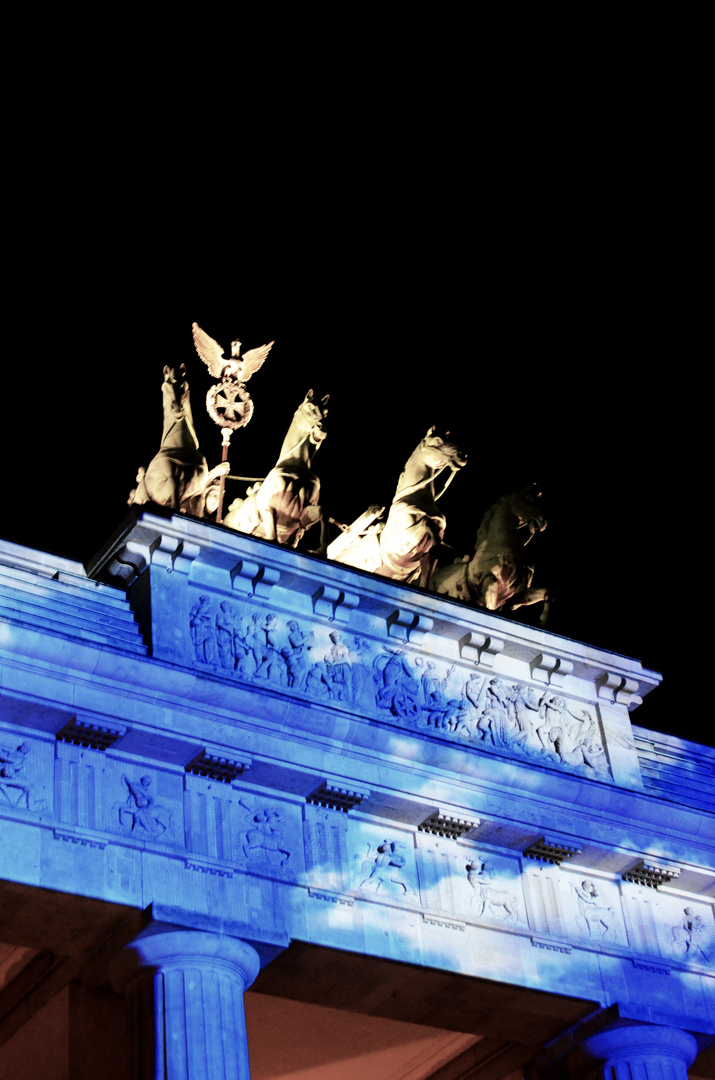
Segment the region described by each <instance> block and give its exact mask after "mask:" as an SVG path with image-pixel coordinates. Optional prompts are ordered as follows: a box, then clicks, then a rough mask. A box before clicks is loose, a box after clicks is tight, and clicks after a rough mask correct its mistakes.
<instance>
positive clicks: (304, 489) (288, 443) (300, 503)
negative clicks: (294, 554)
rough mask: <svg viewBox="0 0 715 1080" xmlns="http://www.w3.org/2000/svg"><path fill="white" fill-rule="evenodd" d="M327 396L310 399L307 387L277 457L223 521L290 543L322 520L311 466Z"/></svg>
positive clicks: (320, 435)
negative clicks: (258, 482) (319, 398)
mask: <svg viewBox="0 0 715 1080" xmlns="http://www.w3.org/2000/svg"><path fill="white" fill-rule="evenodd" d="M329 396H330V395H326V396H325V397H324V398H321V400H320V401H315V400H314V398H313V391H312V390H309V391H308V393H307V394H306V395H305V399H304V400H303V401H302V402H301V404H300V405H299V406H298V408H297V410H296V412H295V415H294V416H293V421H292V423H291V425H290V427H289V428H288V434H287V435H286V437H285V439H284V440H283V446H282V447H281V452H280V454H279V456H278V461H277V462H276V464H275V465H274V467H273V468H272V469H271V471H270V472H269V473H268V476H267V477H266V478H265V480H264V481H263V483H262V484H260V485H255V487H254V488H253V489H252V490H251V491H250V494H249V495H248V497H247V498H246V499H245V500H244V502H243V503H242V504H241V505H240V506H239V507H237V508H236V510H235V511H233V510H232V512H231V514H230V515H226V520H225V521H224V524H225V525H229V526H230V527H231V528H233V529H238V530H240V532H245V533H249V534H250V535H251V536H260V537H263V538H264V539H266V540H277V541H278V543H279V544H286V545H287V546H288V547H295V546H296V545H297V544H298V542H299V541H300V539H301V538H302V536H303V534H304V533H305V530H306V529H309V528H310V526H311V525H315V524H316V522H318V521H322V510H321V507H320V503H319V499H320V480H319V479H318V477H317V476H316V475H315V473H314V472H313V470H312V467H311V466H312V459H313V456H314V455H315V451H316V450H317V449H318V447H319V446H320V444H321V443H322V441H323V439H324V438H325V436H326V435H327V432H326V431H325V429H324V427H323V421H324V420H325V417H326V416H327V414H328V409H327V404H328V398H329ZM323 531H324V530H323ZM321 543H322V538H321Z"/></svg>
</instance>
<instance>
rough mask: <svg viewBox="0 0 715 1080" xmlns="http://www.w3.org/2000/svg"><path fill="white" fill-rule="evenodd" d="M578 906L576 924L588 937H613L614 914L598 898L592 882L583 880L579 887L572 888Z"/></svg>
mask: <svg viewBox="0 0 715 1080" xmlns="http://www.w3.org/2000/svg"><path fill="white" fill-rule="evenodd" d="M572 888H573V890H574V892H575V893H576V898H577V904H578V918H577V920H576V921H577V923H578V925H579V927H580V929H581V930H582V931H585V933H586V935H587V936H588V937H602V938H604V937H606V935H607V934H610V936H611V937H615V933H616V932H615V929H614V925H613V924H614V921H615V913H614V909H613V908H612V907H606V906H605V905H604V904H603V903H602V901H601V900H600V898H599V893H598V890H597V888H596V886H595V885H594V883H593V882H592V881H588V880H584V881H582V882H581V884H580V885H573V886H572Z"/></svg>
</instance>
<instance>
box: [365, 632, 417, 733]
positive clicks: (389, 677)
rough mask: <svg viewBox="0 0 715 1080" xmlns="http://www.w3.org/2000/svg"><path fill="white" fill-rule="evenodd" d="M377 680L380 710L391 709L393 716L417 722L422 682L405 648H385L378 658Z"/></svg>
mask: <svg viewBox="0 0 715 1080" xmlns="http://www.w3.org/2000/svg"><path fill="white" fill-rule="evenodd" d="M373 678H374V680H375V687H376V690H377V698H376V704H377V706H378V708H380V709H389V710H390V712H391V713H392V714H393V716H399V717H400V718H401V719H411V720H416V719H417V717H418V715H419V705H418V695H419V683H418V682H417V679H416V678H415V676H414V673H413V671H412V668H411V667H410V665H409V663H408V661H407V659H406V657H405V651H404V649H385V650H384V651H383V652H382V653H380V654H379V655H378V656H376V657H375V661H374V664H373Z"/></svg>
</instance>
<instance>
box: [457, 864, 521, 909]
mask: <svg viewBox="0 0 715 1080" xmlns="http://www.w3.org/2000/svg"><path fill="white" fill-rule="evenodd" d="M465 869H466V871H467V883H468V885H469V887H470V888H471V889H473V890H474V896H473V897H472V900H471V903H472V904H474V905H476V907H477V909H478V910H477V911H476V912H475V914H476V917H477V918H478V919H480V918H482V916H483V915H484V914H485V912H486V913H487V914H488V915H491V916H492V917H493V918H497V919H503V920H504V921H505V922H509V923H514V922H516V921H517V919H518V917H519V910H518V901H517V898H516V896H515V895H514V893H512V892H510V891H509V890H508V889H505V888H504V887H503V886H502V885H500V884H499V883H498V882H496V883H495V881H494V878H495V874H496V871H495V869H494V867H493V866H492V864H491V863H489V862H487V861H486V860H484V859H482V858H481V857H478V856H477V857H475V858H473V859H471V860H470V861H469V862H468V863H467V864H466V867H465Z"/></svg>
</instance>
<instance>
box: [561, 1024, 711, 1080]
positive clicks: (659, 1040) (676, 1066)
mask: <svg viewBox="0 0 715 1080" xmlns="http://www.w3.org/2000/svg"><path fill="white" fill-rule="evenodd" d="M697 1052H698V1044H697V1042H696V1041H695V1039H694V1038H693V1036H692V1035H690V1034H689V1033H688V1032H687V1031H682V1030H681V1029H680V1028H673V1027H664V1026H662V1025H660V1024H643V1023H639V1022H634V1021H626V1022H622V1021H621V1022H620V1023H617V1024H613V1025H611V1026H609V1027H607V1028H604V1030H603V1031H599V1032H598V1034H596V1035H591V1036H590V1037H589V1038H587V1039H584V1040H583V1042H582V1043H581V1044H580V1045H579V1046H578V1047H577V1048H576V1049H575V1050H574V1051H573V1053H572V1054H570V1055H569V1071H570V1073H571V1075H572V1076H574V1077H577V1078H579V1080H585V1078H587V1077H591V1076H598V1075H599V1074H600V1075H604V1074H605V1070H606V1069H613V1070H614V1072H613V1073H612V1074H611V1075H613V1076H615V1077H616V1078H618V1077H619V1075H620V1074H619V1068H618V1067H619V1065H628V1066H633V1064H634V1063H638V1065H640V1066H641V1071H640V1073H639V1075H642V1076H643V1080H648V1078H649V1076H651V1069H653V1070H654V1071H653V1073H652V1075H653V1076H655V1077H658V1080H661V1078H663V1077H667V1078H668V1080H671V1078H673V1080H676V1078H677V1080H687V1070H688V1068H689V1066H690V1065H692V1063H693V1061H694V1060H695V1056H696V1054H697ZM664 1067H665V1071H664ZM631 1072H632V1069H631V1071H630V1072H629V1073H628V1075H631Z"/></svg>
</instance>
